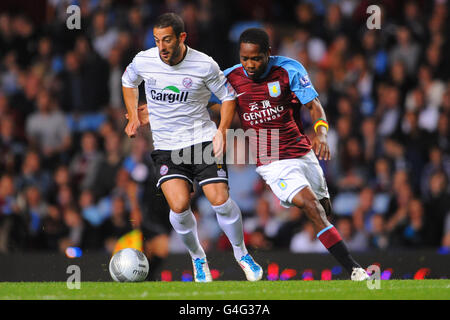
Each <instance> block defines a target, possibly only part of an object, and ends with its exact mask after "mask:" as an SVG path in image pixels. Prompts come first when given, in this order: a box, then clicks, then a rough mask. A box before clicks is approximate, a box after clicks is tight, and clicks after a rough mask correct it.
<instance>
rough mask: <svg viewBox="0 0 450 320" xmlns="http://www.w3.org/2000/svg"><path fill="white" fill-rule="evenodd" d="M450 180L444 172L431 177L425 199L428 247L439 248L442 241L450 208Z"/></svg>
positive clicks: (441, 171)
mask: <svg viewBox="0 0 450 320" xmlns="http://www.w3.org/2000/svg"><path fill="white" fill-rule="evenodd" d="M448 181H449V178H448V176H447V174H446V173H445V172H444V171H443V170H437V171H435V172H434V173H433V174H431V176H430V177H429V180H428V181H427V184H428V185H429V190H430V192H429V194H428V195H427V197H425V198H424V209H425V220H426V221H425V222H426V227H427V230H426V231H427V233H426V235H425V237H426V238H425V241H426V244H427V245H430V246H434V247H437V246H439V244H440V243H441V241H442V237H443V236H444V235H443V228H442V226H443V225H444V224H445V217H446V215H447V212H448V210H449V208H450V192H449V183H448Z"/></svg>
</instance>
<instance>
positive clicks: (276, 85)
mask: <svg viewBox="0 0 450 320" xmlns="http://www.w3.org/2000/svg"><path fill="white" fill-rule="evenodd" d="M267 87H268V88H269V95H270V96H271V97H272V98H276V97H278V96H279V95H280V94H281V88H280V82H279V81H275V82H269V83H268V84H267Z"/></svg>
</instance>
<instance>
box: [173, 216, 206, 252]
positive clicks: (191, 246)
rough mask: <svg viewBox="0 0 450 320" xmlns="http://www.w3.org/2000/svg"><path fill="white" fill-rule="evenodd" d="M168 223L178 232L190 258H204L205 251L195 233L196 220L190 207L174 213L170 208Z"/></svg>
mask: <svg viewBox="0 0 450 320" xmlns="http://www.w3.org/2000/svg"><path fill="white" fill-rule="evenodd" d="M169 220H170V223H171V224H172V226H173V229H174V230H175V231H176V233H178V235H179V236H180V238H181V240H182V241H183V243H184V245H185V246H186V248H187V249H188V251H189V254H190V255H191V257H192V259H194V260H195V259H197V258H200V259H202V258H204V257H206V254H205V251H204V250H203V248H202V246H201V245H200V240H199V239H198V233H197V221H196V220H195V217H194V214H193V213H192V211H191V209H190V208H189V209H188V210H186V211H184V212H181V213H175V212H174V211H172V210H170V214H169Z"/></svg>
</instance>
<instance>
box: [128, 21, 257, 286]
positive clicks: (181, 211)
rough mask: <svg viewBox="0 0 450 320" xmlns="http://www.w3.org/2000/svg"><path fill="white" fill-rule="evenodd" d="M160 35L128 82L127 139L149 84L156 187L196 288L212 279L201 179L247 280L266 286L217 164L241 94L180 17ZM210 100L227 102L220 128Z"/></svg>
mask: <svg viewBox="0 0 450 320" xmlns="http://www.w3.org/2000/svg"><path fill="white" fill-rule="evenodd" d="M153 34H154V38H155V42H156V45H157V47H155V48H151V49H149V50H146V51H141V52H140V53H138V54H137V55H136V56H135V58H134V59H133V61H132V62H131V63H130V64H129V65H128V67H127V68H126V70H125V72H124V74H123V76H122V88H123V96H124V101H125V105H126V108H127V112H128V124H127V126H126V128H125V133H126V134H127V135H128V136H129V137H133V136H134V135H135V134H136V130H137V129H138V128H139V126H140V125H141V121H140V120H139V114H138V106H137V103H138V86H139V84H140V83H141V82H142V81H145V94H146V99H147V110H146V111H147V112H148V120H149V122H150V127H151V132H152V137H153V145H154V149H155V150H154V151H153V152H152V158H153V161H154V163H155V167H156V174H157V180H158V181H157V186H158V188H161V190H162V192H163V194H164V196H165V198H166V199H167V202H168V204H169V207H170V213H169V220H170V223H171V224H172V226H173V228H174V230H175V231H176V232H177V233H178V235H179V236H180V238H181V239H182V241H183V243H184V245H185V246H186V248H187V249H188V251H189V254H190V255H191V258H192V263H193V268H194V279H195V281H197V282H209V281H212V277H211V273H210V271H209V267H208V263H207V260H206V254H205V252H204V250H203V248H202V246H201V245H200V241H199V238H198V234H197V223H196V220H195V217H194V215H193V213H192V210H191V208H190V201H191V198H190V193H191V190H192V187H193V180H194V179H195V180H197V181H198V183H199V185H200V187H201V188H202V190H203V193H204V194H205V196H206V198H207V199H208V200H209V201H210V203H211V204H212V207H213V209H214V211H215V212H216V216H217V220H218V223H219V225H220V227H221V228H222V230H223V231H224V233H225V234H226V236H227V237H228V239H229V240H230V243H231V244H232V247H233V252H234V257H235V259H236V260H237V262H238V263H239V265H240V266H241V268H242V269H243V271H244V273H245V275H246V277H247V279H248V280H249V281H257V280H260V279H261V278H262V273H263V271H262V268H261V266H259V265H258V264H257V263H256V262H255V261H254V260H253V258H252V257H251V256H250V255H249V254H248V251H247V248H246V246H245V243H244V234H243V226H242V216H241V211H240V209H239V207H238V206H237V204H236V203H235V202H234V201H233V200H232V199H231V198H230V197H229V193H228V182H227V181H228V178H227V175H228V174H227V168H226V164H225V163H220V161H217V158H220V157H221V156H223V150H224V147H225V145H224V137H225V133H226V129H228V128H229V126H230V123H231V120H232V117H233V115H234V112H235V107H236V102H235V101H236V93H235V91H234V90H233V88H232V87H231V86H229V85H228V83H227V79H226V77H225V76H224V74H223V72H222V71H221V70H220V68H219V66H218V65H217V63H216V62H215V61H214V60H213V59H212V58H211V57H209V56H207V55H205V54H203V53H201V52H199V51H196V50H194V49H192V48H190V47H188V46H187V45H186V44H185V43H184V41H185V39H186V36H187V35H186V32H184V22H183V20H182V19H181V18H180V17H179V16H178V15H176V14H173V13H167V14H163V15H161V16H159V17H158V18H157V19H156V21H155V25H154V28H153ZM211 93H214V95H215V96H216V97H218V98H219V99H220V100H221V102H222V107H221V121H220V124H219V128H217V127H216V124H215V123H214V122H213V121H212V120H211V118H210V116H209V113H208V110H207V105H208V101H209V98H210V96H211ZM205 154H206V155H207V156H206V158H207V159H206V158H205V156H204V155H205ZM180 157H181V159H180ZM211 159H213V160H215V161H212V162H211V161H210V160H211ZM180 160H181V161H180Z"/></svg>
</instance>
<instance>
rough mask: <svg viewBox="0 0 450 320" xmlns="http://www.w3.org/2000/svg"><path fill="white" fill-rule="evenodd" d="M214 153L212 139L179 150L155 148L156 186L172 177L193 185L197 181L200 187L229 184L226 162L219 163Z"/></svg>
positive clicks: (153, 153)
mask: <svg viewBox="0 0 450 320" xmlns="http://www.w3.org/2000/svg"><path fill="white" fill-rule="evenodd" d="M212 154H213V151H212V142H211V141H208V142H203V143H200V144H197V145H192V146H189V147H186V148H183V149H178V150H154V151H153V152H152V159H153V162H154V163H155V169H156V176H157V183H156V186H157V187H158V188H160V187H161V184H162V183H163V182H164V181H167V180H170V179H184V180H186V181H188V182H189V183H190V184H191V186H193V184H194V181H197V182H198V184H199V185H200V187H202V186H204V185H206V184H209V183H217V182H224V183H226V184H228V171H227V166H226V164H225V163H218V162H219V161H218V160H217V159H215V158H214V157H213V155H212ZM224 158H225V157H224Z"/></svg>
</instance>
